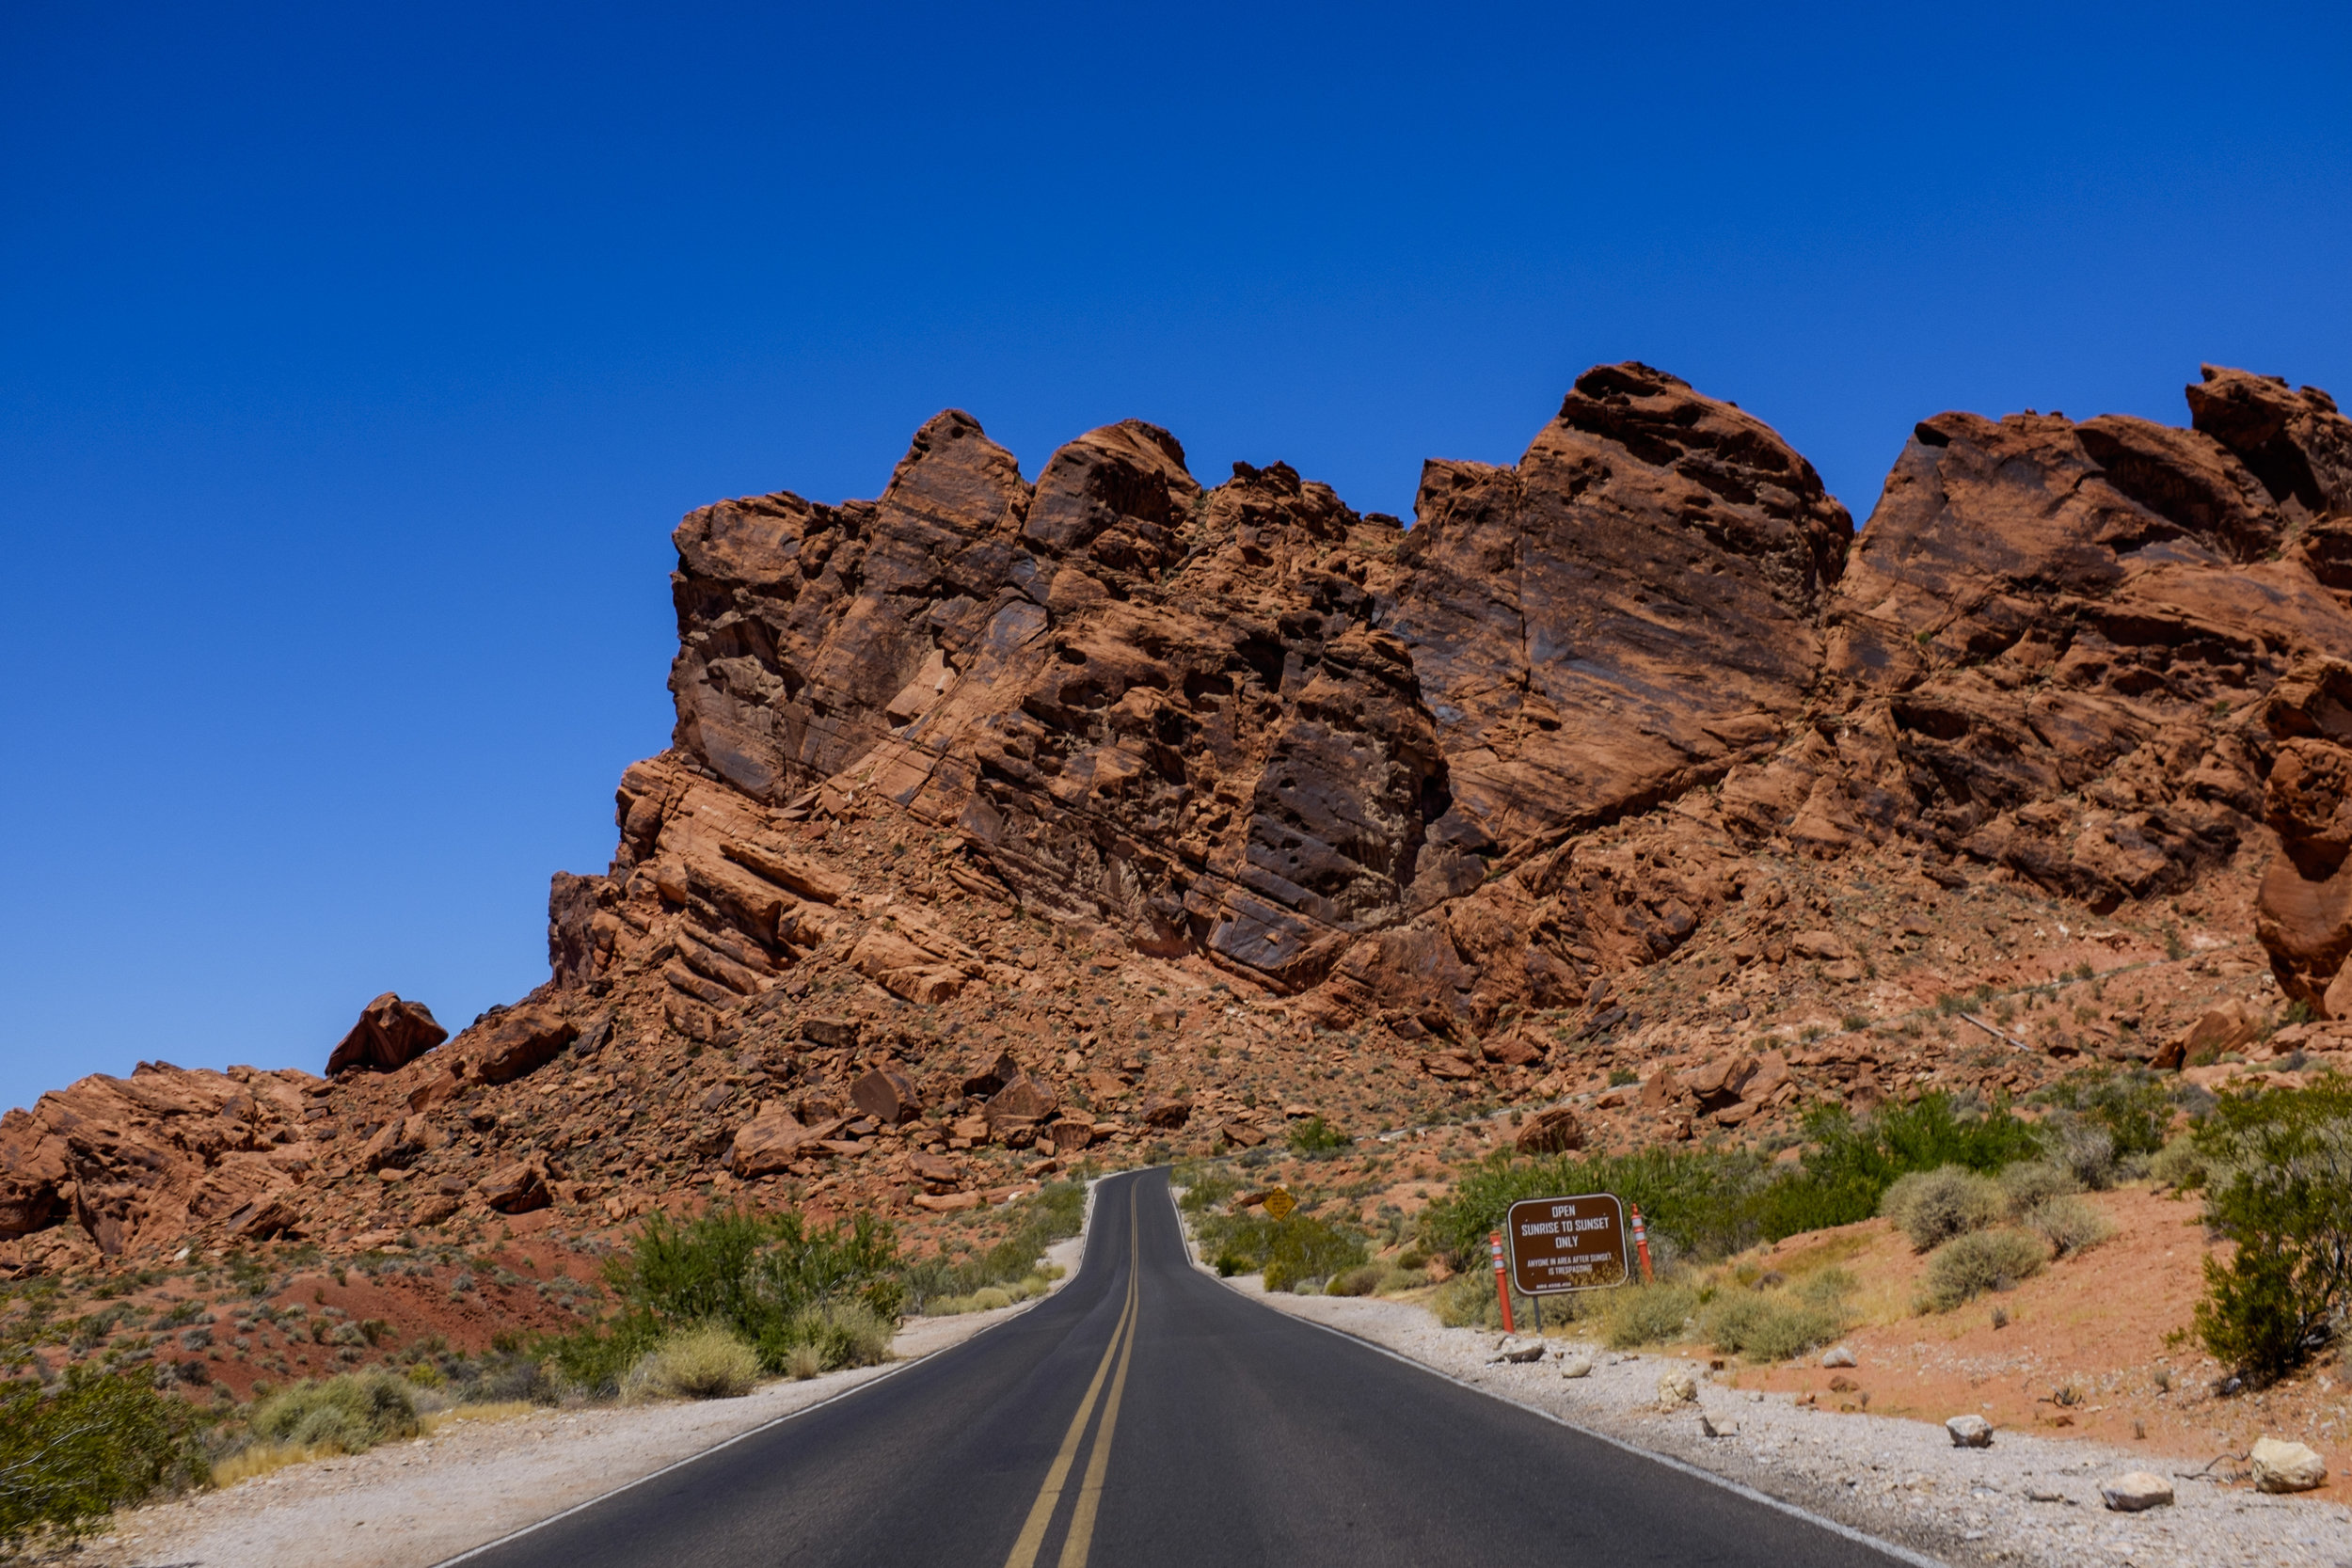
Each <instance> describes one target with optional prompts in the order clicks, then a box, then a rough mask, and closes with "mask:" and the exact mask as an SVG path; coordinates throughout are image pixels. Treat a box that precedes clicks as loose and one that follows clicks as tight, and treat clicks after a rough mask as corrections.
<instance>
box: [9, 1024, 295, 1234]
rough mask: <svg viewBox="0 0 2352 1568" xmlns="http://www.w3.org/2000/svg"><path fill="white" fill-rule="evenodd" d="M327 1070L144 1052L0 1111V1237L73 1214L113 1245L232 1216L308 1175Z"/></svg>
mask: <svg viewBox="0 0 2352 1568" xmlns="http://www.w3.org/2000/svg"><path fill="white" fill-rule="evenodd" d="M324 1087H325V1085H324V1084H322V1083H321V1082H320V1081H319V1080H317V1079H314V1078H310V1077H309V1076H308V1075H307V1074H304V1073H300V1072H294V1071H284V1072H256V1071H254V1070H253V1069H250V1068H239V1069H232V1070H231V1071H230V1072H226V1073H222V1072H206V1071H190V1070H187V1069H181V1068H176V1067H172V1066H170V1065H169V1064H167V1063H162V1062H153V1063H148V1062H142V1063H141V1064H139V1066H138V1068H137V1069H136V1070H135V1071H134V1072H133V1073H132V1074H131V1076H130V1077H128V1078H110V1077H105V1076H103V1075H101V1076H96V1077H90V1078H85V1079H82V1080H81V1081H80V1082H78V1083H76V1084H74V1085H72V1087H70V1088H66V1089H61V1090H55V1091H53V1092H51V1093H49V1094H45V1095H43V1096H41V1097H40V1100H39V1101H37V1102H36V1103H35V1104H34V1106H33V1108H32V1109H31V1110H30V1111H10V1112H8V1114H7V1115H6V1116H5V1117H0V1236H23V1235H30V1234H33V1233H36V1232H41V1231H46V1230H48V1229H50V1228H51V1227H55V1226H58V1225H60V1224H63V1223H65V1222H68V1221H71V1222H72V1225H73V1226H74V1227H76V1228H77V1229H78V1231H79V1232H80V1233H81V1234H83V1235H85V1236H87V1239H88V1241H89V1242H90V1243H93V1244H94V1245H95V1248H96V1250H97V1251H98V1252H99V1253H101V1254H103V1255H109V1256H111V1255H113V1254H117V1253H120V1252H122V1251H123V1250H125V1249H126V1248H128V1247H131V1246H134V1245H135V1244H137V1243H140V1242H142V1241H151V1240H153V1239H155V1238H158V1237H160V1238H166V1239H169V1238H176V1237H178V1236H179V1235H181V1234H183V1232H184V1231H186V1230H187V1229H188V1228H190V1227H193V1226H200V1225H203V1224H205V1223H208V1222H215V1221H217V1222H226V1221H228V1220H229V1219H230V1217H231V1216H233V1215H235V1214H237V1213H238V1212H240V1211H241V1210H244V1209H246V1208H247V1207H248V1206H251V1205H253V1204H256V1203H259V1202H262V1201H264V1200H266V1199H267V1198H269V1197H270V1196H273V1195H276V1194H278V1193H282V1192H284V1191H286V1190H287V1189H289V1188H292V1187H294V1185H296V1184H297V1183H299V1182H300V1181H302V1180H304V1179H305V1178H306V1177H307V1176H308V1175H309V1174H310V1171H311V1169H312V1168H313V1166H314V1164H315V1163H316V1160H317V1156H318V1150H317V1148H316V1147H315V1146H314V1145H313V1144H312V1143H311V1142H310V1139H309V1138H308V1137H307V1136H306V1128H307V1125H308V1122H309V1120H310V1117H309V1115H308V1112H309V1108H310V1091H312V1090H315V1089H319V1088H324Z"/></svg>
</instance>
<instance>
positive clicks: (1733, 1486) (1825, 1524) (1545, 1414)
mask: <svg viewBox="0 0 2352 1568" xmlns="http://www.w3.org/2000/svg"><path fill="white" fill-rule="evenodd" d="M1168 1207H1169V1208H1170V1209H1174V1208H1175V1199H1174V1198H1173V1197H1170V1198H1169V1200H1168ZM1176 1225H1177V1227H1178V1229H1179V1230H1180V1231H1181V1230H1182V1228H1183V1227H1184V1214H1183V1212H1181V1211H1179V1212H1177V1214H1176ZM1194 1266H1195V1267H1196V1268H1197V1267H1199V1265H1198V1264H1196V1265H1194ZM1209 1277H1210V1278H1212V1279H1216V1275H1209ZM1216 1282H1217V1283H1218V1284H1219V1285H1222V1286H1224V1287H1225V1289H1227V1290H1228V1291H1232V1293H1233V1294H1234V1295H1235V1296H1237V1297H1239V1298H1240V1299H1241V1300H1243V1301H1248V1302H1249V1303H1250V1305H1251V1306H1253V1307H1260V1308H1262V1309H1263V1310H1265V1311H1268V1312H1273V1313H1274V1315H1275V1316H1276V1317H1278V1318H1280V1319H1283V1320H1284V1321H1286V1322H1289V1323H1303V1324H1305V1325H1306V1326H1307V1327H1309V1328H1319V1329H1321V1330H1323V1332H1324V1333H1326V1334H1331V1335H1336V1336H1338V1337H1339V1338H1343V1339H1346V1340H1349V1341H1351V1342H1353V1343H1355V1344H1359V1345H1361V1346H1363V1347H1364V1348H1365V1349H1366V1350H1368V1351H1372V1352H1374V1353H1375V1354H1380V1355H1385V1356H1387V1357H1388V1358H1389V1359H1390V1360H1391V1361H1396V1362H1401V1363H1403V1364H1404V1365H1405V1366H1407V1367H1410V1368H1412V1369H1413V1370H1416V1371H1421V1372H1426V1373H1428V1374H1429V1375H1430V1376H1431V1377H1434V1378H1438V1379H1440V1380H1442V1381H1444V1382H1447V1383H1451V1384H1453V1385H1454V1386H1455V1387H1456V1388H1467V1389H1468V1390H1470V1392H1471V1393H1473V1394H1482V1395H1484V1396H1486V1398H1487V1399H1490V1400H1493V1401H1494V1402H1496V1403H1498V1404H1507V1405H1509V1406H1510V1407H1511V1408H1512V1409H1514V1410H1524V1411H1526V1412H1527V1413H1528V1414H1529V1415H1531V1416H1535V1417H1540V1418H1542V1419H1544V1420H1547V1421H1549V1422H1551V1423H1552V1424H1553V1425H1554V1426H1563V1427H1565V1428H1567V1429H1568V1430H1569V1431H1570V1432H1573V1433H1577V1434H1578V1435H1579V1436H1582V1437H1590V1438H1592V1439H1593V1440H1594V1441H1595V1442H1597V1443H1606V1444H1608V1445H1609V1446H1610V1447H1611V1448H1613V1449H1618V1450H1619V1451H1621V1452H1624V1453H1629V1454H1632V1455H1633V1456H1634V1457H1636V1458H1638V1459H1646V1460H1649V1461H1650V1462H1651V1463H1653V1464H1657V1465H1664V1466H1666V1468H1668V1469H1670V1470H1679V1471H1680V1472H1682V1474H1684V1475H1686V1476H1690V1477H1692V1478H1693V1479H1695V1480H1698V1481H1707V1482H1708V1483H1709V1484H1711V1485H1715V1486H1720V1487H1722V1488H1723V1489H1724V1491H1726V1492H1729V1493H1731V1494H1733V1495H1734V1496H1736V1497H1745V1498H1746V1499H1747V1500H1748V1501H1750V1502H1753V1503H1762V1504H1763V1505H1764V1506H1765V1507H1767V1508H1770V1509H1776V1510H1778V1511H1779V1512H1780V1513H1786V1514H1788V1515H1789V1516H1790V1517H1791V1518H1796V1519H1802V1520H1804V1522H1805V1523H1806V1524H1808V1525H1818V1526H1820V1528H1822V1529H1825V1530H1827V1531H1829V1532H1830V1533H1831V1534H1832V1535H1840V1536H1843V1537H1845V1538H1846V1539H1847V1540H1849V1541H1851V1542H1853V1543H1854V1544H1857V1545H1862V1546H1867V1547H1869V1548H1870V1549H1871V1550H1873V1551H1880V1552H1884V1553H1885V1554H1886V1555H1887V1556H1889V1557H1891V1558H1894V1559H1895V1560H1897V1561H1899V1562H1907V1563H1910V1564H1911V1565H1912V1568H1951V1565H1950V1564H1949V1563H1948V1562H1947V1561H1945V1560H1942V1559H1939V1558H1932V1557H1928V1556H1926V1555H1924V1554H1922V1553H1919V1552H1915V1551H1913V1550H1912V1549H1911V1548H1910V1547H1908V1546H1901V1545H1898V1544H1895V1543H1894V1542H1892V1541H1883V1540H1881V1539H1880V1538H1879V1537H1877V1536H1875V1535H1872V1534H1870V1533H1869V1532H1868V1531H1867V1530H1860V1529H1856V1528H1854V1527H1853V1526H1851V1525H1849V1524H1844V1523H1841V1522H1840V1521H1838V1520H1836V1519H1832V1518H1830V1517H1829V1516H1828V1515H1826V1514H1822V1513H1814V1512H1813V1511H1812V1510H1811V1509H1809V1508H1806V1507H1804V1505H1803V1504H1801V1503H1792V1502H1789V1501H1788V1499H1786V1498H1784V1497H1773V1496H1772V1494H1771V1493H1769V1492H1759V1491H1757V1490H1756V1488H1755V1487H1753V1486H1750V1485H1748V1484H1747V1483H1746V1482H1744V1481H1734V1480H1732V1479H1731V1478H1730V1477H1729V1476H1719V1475H1717V1474H1716V1473H1715V1472H1714V1471H1712V1470H1708V1469H1703V1468H1701V1467H1700V1466H1698V1465H1693V1464H1692V1463H1691V1462H1690V1461H1689V1460H1686V1459H1677V1458H1676V1457H1675V1456H1674V1455H1672V1454H1670V1453H1659V1452H1656V1451H1655V1450H1653V1449H1645V1448H1643V1447H1641V1446H1640V1445H1639V1444H1636V1443H1629V1442H1627V1441H1625V1439H1623V1438H1621V1437H1612V1436H1610V1435H1609V1433H1605V1432H1597V1431H1595V1430H1594V1429H1593V1428H1591V1427H1588V1426H1583V1425H1580V1424H1579V1423H1577V1422H1575V1421H1571V1420H1569V1419H1568V1418H1566V1417H1565V1416H1555V1415H1553V1414H1552V1413H1551V1412H1550V1411H1549V1410H1543V1409H1539V1408H1537V1407H1536V1406H1534V1405H1532V1404H1521V1403H1520V1402H1518V1401H1517V1400H1515V1399H1510V1398H1508V1397H1506V1396H1504V1395H1502V1394H1500V1393H1498V1392H1496V1391H1495V1390H1494V1389H1492V1388H1481V1387H1480V1386H1478V1385H1477V1384H1475V1383H1470V1382H1466V1381H1464V1380H1463V1379H1461V1378H1458V1377H1455V1376H1454V1374H1453V1373H1452V1372H1445V1371H1439V1370H1438V1369H1437V1368H1435V1367H1432V1366H1430V1365H1429V1364H1428V1363H1426V1362H1423V1361H1416V1360H1414V1359H1413V1358H1412V1357H1411V1356H1409V1355H1406V1354H1401V1353H1399V1352H1397V1351H1392V1350H1391V1349H1390V1348H1389V1347H1388V1346H1386V1345H1383V1344H1379V1343H1376V1342H1375V1341H1374V1340H1371V1339H1367V1338H1364V1337H1363V1336H1362V1335H1360V1334H1350V1333H1349V1332H1348V1331H1347V1330H1345V1329H1343V1328H1334V1327H1333V1326H1331V1325H1330V1324H1329V1323H1317V1322H1315V1321H1314V1319H1312V1318H1301V1317H1296V1316H1294V1315H1293V1314H1291V1313H1288V1312H1282V1311H1278V1310H1276V1309H1275V1308H1274V1307H1267V1306H1266V1304H1265V1303H1263V1302H1262V1301H1250V1297H1249V1294H1248V1292H1247V1291H1242V1290H1240V1289H1237V1288H1236V1287H1234V1286H1233V1285H1232V1284H1230V1283H1228V1282H1227V1281H1225V1280H1222V1279H1216Z"/></svg>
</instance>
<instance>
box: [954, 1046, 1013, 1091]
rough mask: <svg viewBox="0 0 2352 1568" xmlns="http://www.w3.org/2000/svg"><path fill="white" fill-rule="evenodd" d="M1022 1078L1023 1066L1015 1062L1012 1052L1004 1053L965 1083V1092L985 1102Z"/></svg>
mask: <svg viewBox="0 0 2352 1568" xmlns="http://www.w3.org/2000/svg"><path fill="white" fill-rule="evenodd" d="M1020 1076H1021V1064H1020V1063H1019V1062H1017V1061H1014V1060H1013V1056H1012V1053H1011V1052H1009V1051H1006V1052H1002V1053H998V1055H997V1057H996V1060H995V1061H993V1062H992V1063H990V1064H989V1065H988V1066H987V1067H984V1068H982V1069H980V1070H979V1071H977V1072H976V1073H974V1074H972V1075H971V1076H970V1077H968V1078H966V1079H965V1080H964V1081H963V1092H964V1094H965V1095H967V1096H972V1097H977V1098H978V1099H982V1100H985V1099H987V1098H988V1097H989V1096H991V1095H993V1094H994V1093H995V1092H996V1091H997V1090H998V1089H1001V1088H1003V1087H1004V1086H1005V1085H1007V1084H1009V1083H1011V1082H1012V1081H1013V1080H1014V1079H1016V1078H1018V1077H1020Z"/></svg>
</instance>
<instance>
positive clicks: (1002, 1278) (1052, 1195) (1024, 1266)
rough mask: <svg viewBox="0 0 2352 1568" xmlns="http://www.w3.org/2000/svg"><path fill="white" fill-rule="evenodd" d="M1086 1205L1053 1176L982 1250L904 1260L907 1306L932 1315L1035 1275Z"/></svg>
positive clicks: (1083, 1195)
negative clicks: (958, 1257) (954, 1257)
mask: <svg viewBox="0 0 2352 1568" xmlns="http://www.w3.org/2000/svg"><path fill="white" fill-rule="evenodd" d="M1228 1190H1230V1183H1229V1187H1228ZM1199 1192H1200V1187H1199V1186H1197V1185H1196V1186H1195V1187H1194V1189H1193V1190H1192V1192H1189V1193H1187V1194H1185V1196H1184V1201H1185V1203H1186V1204H1187V1205H1189V1204H1191V1202H1192V1200H1193V1198H1194V1197H1195V1196H1197V1195H1198V1194H1199ZM1086 1206H1087V1189H1086V1183H1085V1182H1083V1181H1057V1182H1054V1183H1052V1184H1051V1185H1049V1186H1047V1187H1044V1188H1042V1189H1041V1190H1040V1191H1039V1192H1037V1193H1036V1194H1034V1195H1033V1196H1029V1197H1028V1198H1025V1199H1024V1200H1023V1202H1022V1204H1021V1206H1020V1208H1019V1210H1018V1212H1017V1215H1016V1218H1015V1223H1014V1225H1013V1227H1012V1230H1011V1231H1010V1233H1009V1234H1008V1235H1006V1236H1005V1237H1004V1238H1003V1239H1002V1240H1001V1241H998V1242H997V1243H994V1244H993V1245H992V1246H991V1247H989V1248H988V1249H987V1250H986V1251H985V1252H981V1253H978V1254H977V1255H975V1256H973V1257H971V1258H967V1259H963V1260H962V1261H961V1262H950V1261H949V1260H948V1259H945V1258H926V1259H920V1260H918V1261H915V1262H912V1263H908V1264H907V1265H905V1266H904V1267H903V1268H902V1269H901V1270H900V1271H899V1277H900V1278H901V1279H903V1280H904V1281H905V1284H906V1305H907V1309H908V1310H909V1311H913V1312H927V1313H932V1314H938V1313H940V1312H941V1311H942V1307H940V1306H938V1305H936V1304H937V1303H939V1302H943V1301H948V1300H953V1299H958V1298H969V1297H970V1296H971V1295H972V1294H973V1293H974V1292H975V1291H980V1290H984V1289H986V1288H987V1287H989V1286H992V1285H994V1286H1009V1285H1011V1284H1013V1283H1014V1282H1015V1281H1018V1280H1021V1279H1025V1278H1027V1277H1028V1276H1029V1275H1033V1274H1036V1273H1037V1272H1038V1259H1040V1258H1041V1257H1042V1256H1043V1255H1044V1252H1045V1249H1046V1248H1047V1247H1050V1246H1052V1245H1053V1244H1054V1243H1056V1242H1058V1241H1063V1240H1066V1239H1067V1238H1069V1237H1072V1236H1075V1235H1076V1234H1077V1233H1078V1232H1079V1230H1080V1229H1081V1228H1082V1227H1084V1225H1085V1223H1086ZM1015 1299H1018V1298H1017V1297H1016V1298H1015ZM962 1309H963V1310H966V1311H969V1310H970V1307H964V1308H962Z"/></svg>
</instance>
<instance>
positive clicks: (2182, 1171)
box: [2148, 1132, 2205, 1192]
mask: <svg viewBox="0 0 2352 1568" xmlns="http://www.w3.org/2000/svg"><path fill="white" fill-rule="evenodd" d="M2148 1176H2149V1179H2150V1180H2153V1181H2154V1182H2156V1183H2157V1184H2158V1185H2159V1186H2165V1187H2177V1188H2179V1189H2180V1190H2182V1191H2183V1192H2186V1191H2187V1190H2188V1189H2190V1188H2192V1187H2201V1186H2203V1185H2204V1184H2205V1157H2204V1156H2203V1155H2202V1154H2200V1153H2199V1152H2198V1151H2197V1139H2196V1136H2195V1135H2194V1134H2192V1133H2188V1132H2184V1133H2182V1134H2181V1135H2180V1136H2179V1137H2177V1138H2175V1139H2173V1140H2172V1141H2171V1142H2170V1143H2169V1144H2166V1145H2165V1146H2164V1147H2163V1148H2160V1149H2158V1150H2156V1152H2155V1154H2154V1156H2153V1158H2151V1159H2150V1160H2149V1162H2148Z"/></svg>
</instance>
